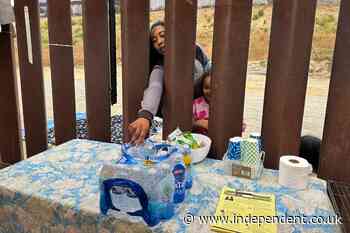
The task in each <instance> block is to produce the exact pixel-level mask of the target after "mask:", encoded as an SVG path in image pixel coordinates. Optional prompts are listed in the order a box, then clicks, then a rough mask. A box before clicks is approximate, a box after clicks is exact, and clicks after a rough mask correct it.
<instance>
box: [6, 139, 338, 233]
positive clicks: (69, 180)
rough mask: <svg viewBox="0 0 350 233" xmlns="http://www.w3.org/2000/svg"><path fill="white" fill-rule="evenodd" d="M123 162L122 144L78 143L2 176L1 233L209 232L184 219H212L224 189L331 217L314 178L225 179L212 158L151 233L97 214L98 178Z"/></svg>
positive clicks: (315, 228)
mask: <svg viewBox="0 0 350 233" xmlns="http://www.w3.org/2000/svg"><path fill="white" fill-rule="evenodd" d="M119 158H120V145H117V144H110V143H101V142H95V141H89V140H78V139H76V140H72V141H69V142H67V143H65V144H62V145H60V146H57V147H55V148H52V149H49V150H47V151H45V152H43V153H40V154H38V155H36V156H33V157H31V158H30V159H27V160H25V161H21V162H19V163H17V164H15V165H12V166H10V167H8V168H5V169H2V170H0V232H1V233H7V232H11V233H13V232H16V233H22V232H23V233H24V232H55V233H56V232H67V233H78V232H99V233H108V232H120V233H124V232H138V233H139V232H151V231H153V232H171V233H173V232H201V233H205V232H210V230H209V229H210V228H209V225H207V224H200V223H199V221H195V222H194V223H192V224H190V225H185V224H184V222H183V217H184V216H185V214H186V213H191V214H193V215H194V216H199V215H213V213H214V212H215V208H216V202H217V200H218V196H219V192H220V190H221V189H222V187H223V186H224V185H228V186H230V187H233V188H239V189H244V190H250V191H262V192H273V193H275V194H276V199H277V211H278V214H279V215H283V214H284V213H288V214H290V215H298V214H300V213H304V214H305V215H306V216H324V217H327V216H332V215H334V211H333V209H332V206H331V204H330V201H329V199H328V196H327V194H326V183H325V181H323V180H321V179H318V178H315V177H313V178H311V180H310V182H309V186H308V189H307V190H304V191H295V190H290V189H287V188H283V187H281V186H279V185H278V183H277V177H278V171H274V170H269V169H265V170H264V173H263V176H262V177H261V179H259V180H258V181H252V180H247V179H241V178H237V177H232V176H225V175H223V174H224V170H223V162H222V161H218V160H212V159H206V160H205V161H204V162H202V163H200V164H197V165H195V166H194V170H193V174H194V185H193V187H192V189H191V190H190V195H188V196H187V197H186V201H185V202H184V203H183V204H181V205H180V206H179V207H178V208H177V210H176V216H175V217H174V218H173V219H171V220H169V221H167V222H162V223H160V224H158V225H156V226H155V227H153V228H152V229H150V228H148V227H147V226H145V224H144V223H143V222H142V221H140V219H138V218H132V219H131V218H129V217H128V216H123V215H122V216H120V217H113V216H103V215H101V214H100V211H99V188H98V174H99V171H100V169H101V167H102V165H103V164H104V163H106V162H115V161H117V160H118V159H119ZM279 232H294V233H296V232H322V233H325V232H330V233H334V232H340V227H339V226H338V225H311V224H310V225H301V224H294V225H291V224H281V225H279Z"/></svg>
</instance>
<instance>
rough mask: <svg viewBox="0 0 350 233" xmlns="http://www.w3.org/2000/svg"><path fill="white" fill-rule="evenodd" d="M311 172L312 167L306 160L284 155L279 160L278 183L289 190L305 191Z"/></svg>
mask: <svg viewBox="0 0 350 233" xmlns="http://www.w3.org/2000/svg"><path fill="white" fill-rule="evenodd" d="M311 172H312V166H311V164H310V163H309V162H308V161H307V160H305V159H303V158H300V157H298V156H294V155H285V156H282V157H281V158H280V163H279V176H278V183H279V184H280V185H283V186H286V187H289V188H295V189H305V188H306V186H307V184H308V181H309V174H311Z"/></svg>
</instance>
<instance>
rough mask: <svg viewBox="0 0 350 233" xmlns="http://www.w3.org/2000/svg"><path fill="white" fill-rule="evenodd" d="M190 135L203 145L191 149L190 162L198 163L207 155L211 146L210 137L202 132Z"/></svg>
mask: <svg viewBox="0 0 350 233" xmlns="http://www.w3.org/2000/svg"><path fill="white" fill-rule="evenodd" d="M192 136H193V137H194V138H195V139H196V140H197V142H198V143H199V144H200V145H204V146H202V147H200V148H198V149H192V150H191V157H192V163H199V162H201V161H202V160H204V159H205V158H206V157H207V155H208V153H209V150H210V146H211V139H210V138H209V137H207V136H205V135H203V134H197V133H193V134H192Z"/></svg>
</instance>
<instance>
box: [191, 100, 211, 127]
mask: <svg viewBox="0 0 350 233" xmlns="http://www.w3.org/2000/svg"><path fill="white" fill-rule="evenodd" d="M193 119H194V120H196V121H197V120H208V119H209V104H208V103H207V101H206V100H205V98H204V97H203V96H202V97H199V98H197V99H195V100H194V101H193Z"/></svg>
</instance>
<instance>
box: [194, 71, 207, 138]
mask: <svg viewBox="0 0 350 233" xmlns="http://www.w3.org/2000/svg"><path fill="white" fill-rule="evenodd" d="M210 81H211V72H210V71H206V72H204V73H203V75H202V78H201V87H202V95H203V96H201V97H199V98H197V99H195V100H194V101H193V132H196V133H202V134H208V119H209V103H210V97H211V88H210V86H211V84H210Z"/></svg>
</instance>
